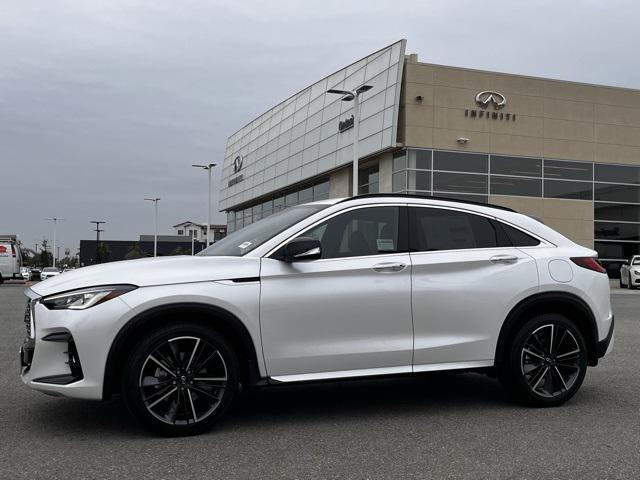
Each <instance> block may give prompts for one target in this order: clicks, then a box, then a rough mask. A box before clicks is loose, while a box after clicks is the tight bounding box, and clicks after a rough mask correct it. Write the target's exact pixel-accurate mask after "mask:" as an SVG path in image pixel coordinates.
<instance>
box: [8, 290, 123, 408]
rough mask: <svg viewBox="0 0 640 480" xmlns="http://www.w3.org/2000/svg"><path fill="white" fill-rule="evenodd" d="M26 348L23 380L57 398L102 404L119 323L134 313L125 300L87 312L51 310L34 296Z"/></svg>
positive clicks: (22, 358)
mask: <svg viewBox="0 0 640 480" xmlns="http://www.w3.org/2000/svg"><path fill="white" fill-rule="evenodd" d="M27 295H28V296H29V297H30V301H29V307H28V310H30V311H28V312H27V313H26V314H25V326H26V329H27V335H26V338H25V340H24V342H23V344H22V346H21V348H20V362H21V378H22V381H23V382H24V383H25V384H26V385H27V386H29V387H31V388H33V389H35V390H39V391H41V392H44V393H48V394H51V395H62V396H67V397H75V398H84V399H95V400H99V399H101V398H102V392H103V384H104V372H105V364H106V358H107V355H108V352H109V348H110V347H111V344H112V342H113V339H114V337H115V335H116V333H117V330H118V327H117V326H116V323H117V321H118V319H122V318H123V317H125V316H126V314H127V313H128V312H129V311H130V309H129V307H128V306H127V305H126V303H124V302H123V301H122V300H120V299H119V298H114V299H112V300H110V301H108V302H105V303H103V304H100V305H96V306H95V307H92V308H89V309H87V310H49V309H48V308H46V307H45V306H44V305H42V303H40V301H39V298H38V297H37V296H35V294H34V293H33V292H32V291H31V290H27Z"/></svg>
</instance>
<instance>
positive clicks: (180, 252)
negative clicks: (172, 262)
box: [169, 245, 191, 255]
mask: <svg viewBox="0 0 640 480" xmlns="http://www.w3.org/2000/svg"><path fill="white" fill-rule="evenodd" d="M169 255H191V250H189V251H187V250H186V249H184V248H182V247H181V246H180V245H178V246H177V247H176V248H174V249H173V250H172V251H171V253H170V254H169Z"/></svg>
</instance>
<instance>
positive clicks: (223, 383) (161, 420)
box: [122, 324, 238, 436]
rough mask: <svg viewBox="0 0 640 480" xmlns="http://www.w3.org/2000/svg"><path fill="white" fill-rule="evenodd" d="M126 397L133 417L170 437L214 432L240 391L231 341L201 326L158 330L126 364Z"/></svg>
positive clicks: (135, 348)
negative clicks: (217, 423) (208, 431)
mask: <svg viewBox="0 0 640 480" xmlns="http://www.w3.org/2000/svg"><path fill="white" fill-rule="evenodd" d="M124 368H125V374H124V377H123V388H122V391H123V394H124V399H125V402H126V404H127V407H128V408H129V410H130V411H131V413H132V414H133V415H134V416H135V417H136V418H137V419H139V420H140V421H141V422H142V423H143V424H144V425H145V426H146V427H148V428H149V429H151V430H152V431H154V432H155V433H158V434H160V435H166V436H179V435H194V434H198V433H201V432H203V431H205V430H207V429H209V428H210V427H211V426H212V425H213V424H214V423H215V422H216V421H217V420H219V419H220V418H221V417H222V416H223V414H224V413H225V411H226V410H227V409H228V408H229V406H230V405H231V403H232V401H233V398H234V396H235V394H236V392H237V390H238V361H237V358H236V356H235V354H234V352H233V350H232V349H231V347H230V346H229V344H228V342H227V341H226V339H225V338H224V337H223V336H222V335H220V334H219V333H217V332H215V331H212V330H211V329H210V328H206V327H203V326H202V325H197V324H187V325H180V326H171V327H166V328H163V329H161V330H157V331H154V332H152V333H150V334H149V335H148V337H147V338H146V339H144V340H143V341H141V342H140V343H139V344H138V345H136V347H134V348H133V350H132V352H131V354H130V355H129V358H128V359H127V361H126V364H125V367H124Z"/></svg>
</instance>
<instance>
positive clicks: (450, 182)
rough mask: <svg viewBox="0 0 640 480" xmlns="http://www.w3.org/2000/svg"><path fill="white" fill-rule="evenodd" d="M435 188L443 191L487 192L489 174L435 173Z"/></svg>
mask: <svg viewBox="0 0 640 480" xmlns="http://www.w3.org/2000/svg"><path fill="white" fill-rule="evenodd" d="M433 189H434V190H439V191H442V192H454V193H455V192H459V193H476V194H485V195H486V194H487V176H486V175H472V174H466V173H445V172H434V173H433Z"/></svg>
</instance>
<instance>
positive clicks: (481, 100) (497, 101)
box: [464, 90, 516, 122]
mask: <svg viewBox="0 0 640 480" xmlns="http://www.w3.org/2000/svg"><path fill="white" fill-rule="evenodd" d="M475 100H476V104H477V105H478V106H479V107H480V108H479V109H474V108H466V109H465V110H464V116H465V117H468V118H486V119H487V120H505V121H511V122H515V121H516V114H515V113H511V112H504V111H500V112H498V110H502V109H503V108H504V106H505V105H506V104H507V97H505V96H504V95H503V94H501V93H498V92H494V91H493V90H484V91H482V92H480V93H478V94H477V95H476V98H475ZM489 105H493V109H489Z"/></svg>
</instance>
